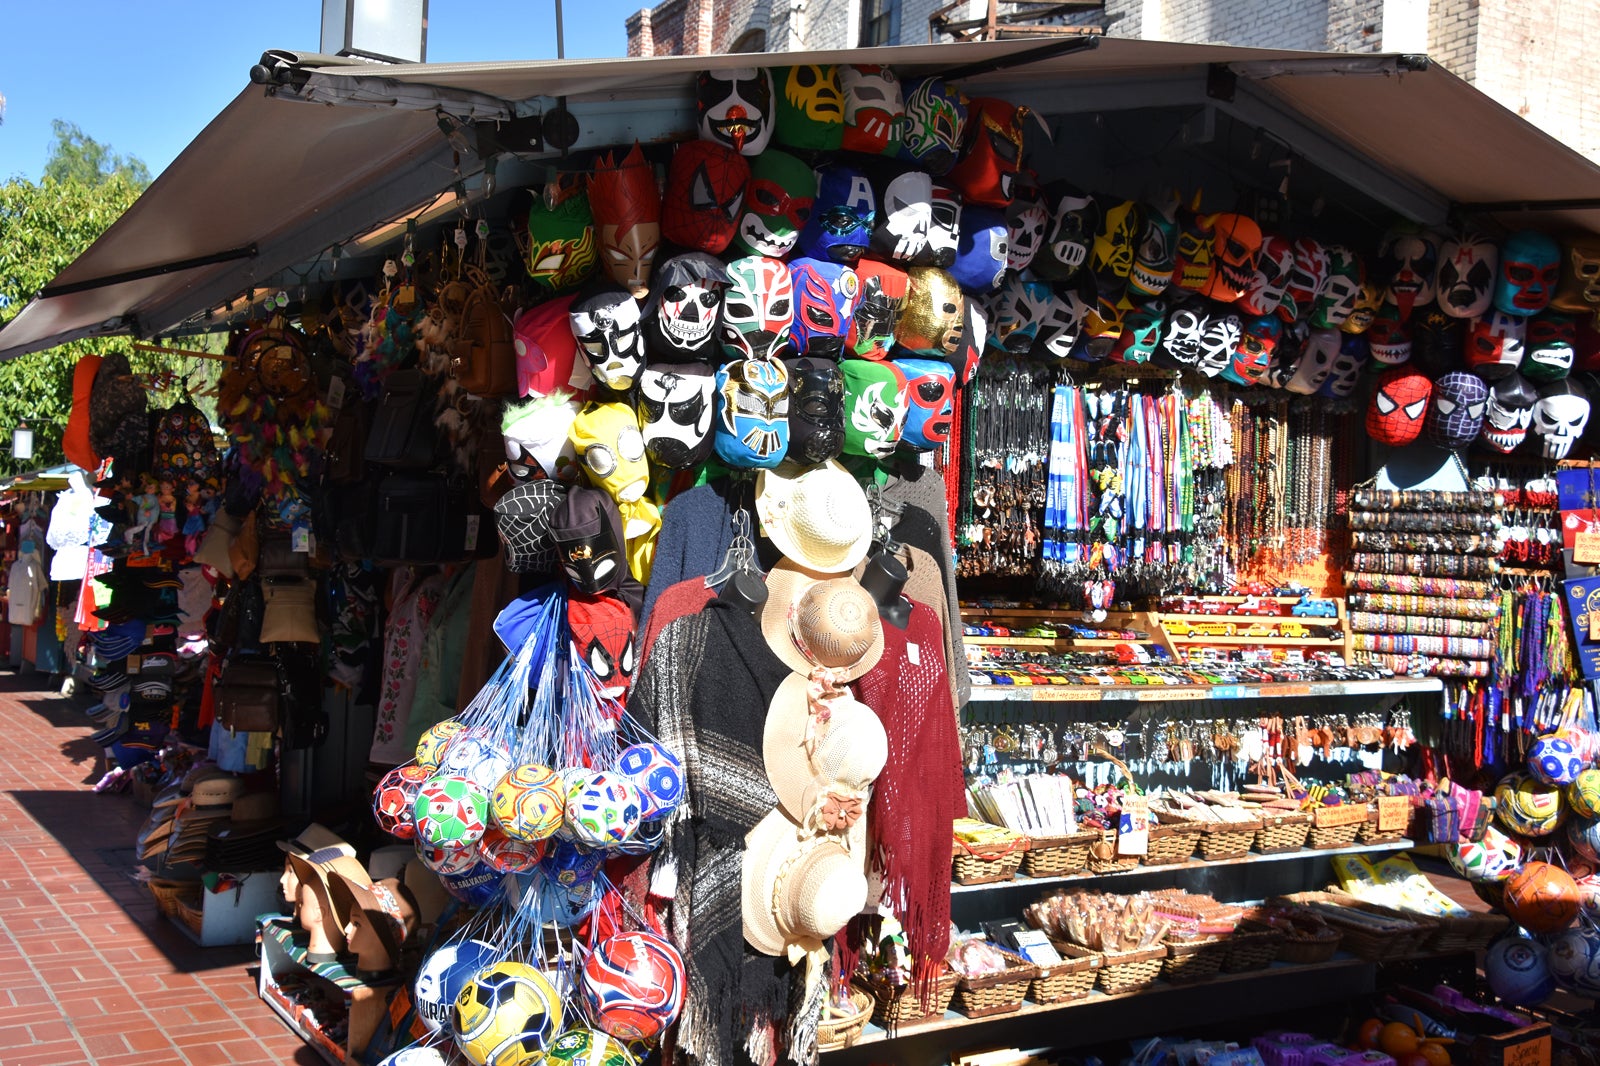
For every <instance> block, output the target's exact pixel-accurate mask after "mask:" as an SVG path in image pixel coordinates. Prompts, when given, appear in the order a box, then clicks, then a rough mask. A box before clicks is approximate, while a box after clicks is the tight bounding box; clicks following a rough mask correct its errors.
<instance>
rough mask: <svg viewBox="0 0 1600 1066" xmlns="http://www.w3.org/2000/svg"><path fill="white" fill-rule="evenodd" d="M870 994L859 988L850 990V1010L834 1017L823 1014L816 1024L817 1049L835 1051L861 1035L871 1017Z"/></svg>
mask: <svg viewBox="0 0 1600 1066" xmlns="http://www.w3.org/2000/svg"><path fill="white" fill-rule="evenodd" d="M872 1004H873V999H872V996H870V995H868V994H867V993H866V992H865V991H864V990H862V989H860V988H852V989H851V990H850V1006H851V1008H852V1009H851V1011H850V1013H848V1014H841V1015H839V1016H838V1017H836V1018H829V1017H827V1016H826V1015H824V1017H823V1019H822V1021H821V1023H820V1024H819V1025H818V1026H817V1049H818V1050H819V1051H837V1050H839V1049H840V1048H846V1047H849V1046H850V1045H851V1044H854V1043H855V1042H856V1040H857V1039H858V1038H860V1036H861V1032H862V1030H864V1029H865V1028H866V1027H867V1022H868V1021H869V1020H871V1018H872Z"/></svg>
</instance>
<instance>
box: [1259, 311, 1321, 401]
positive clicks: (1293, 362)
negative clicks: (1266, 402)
mask: <svg viewBox="0 0 1600 1066" xmlns="http://www.w3.org/2000/svg"><path fill="white" fill-rule="evenodd" d="M1279 321H1280V322H1281V321H1283V320H1282V319H1281V318H1280V319H1279ZM1310 340H1311V327H1310V326H1308V325H1306V324H1305V323H1304V322H1287V323H1284V327H1283V335H1282V336H1281V337H1279V338H1278V345H1277V347H1276V348H1274V349H1273V350H1272V358H1271V359H1269V360H1268V361H1267V369H1266V370H1264V371H1262V373H1261V380H1260V381H1259V382H1258V384H1261V385H1265V386H1266V387H1267V388H1269V389H1281V388H1284V387H1285V386H1287V385H1288V384H1289V379H1290V378H1292V377H1294V373H1295V371H1296V370H1297V369H1299V367H1300V359H1301V357H1302V356H1304V355H1305V352H1306V345H1307V344H1308V343H1309V342H1310Z"/></svg>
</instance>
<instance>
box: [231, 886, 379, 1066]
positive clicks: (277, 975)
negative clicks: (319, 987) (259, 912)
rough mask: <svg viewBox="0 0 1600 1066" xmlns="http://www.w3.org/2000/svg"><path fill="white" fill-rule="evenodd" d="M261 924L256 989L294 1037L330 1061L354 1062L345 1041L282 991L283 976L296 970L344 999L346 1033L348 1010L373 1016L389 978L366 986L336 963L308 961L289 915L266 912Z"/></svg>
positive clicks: (334, 1064) (303, 937)
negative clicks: (333, 1035) (341, 1040)
mask: <svg viewBox="0 0 1600 1066" xmlns="http://www.w3.org/2000/svg"><path fill="white" fill-rule="evenodd" d="M260 928H261V973H260V978H259V980H258V982H257V988H256V991H257V994H258V995H260V997H261V999H262V1001H263V1002H265V1003H266V1004H267V1006H269V1007H271V1008H272V1011H273V1013H274V1014H276V1015H277V1016H278V1017H280V1018H282V1019H283V1021H284V1023H285V1024H286V1025H288V1026H289V1028H290V1029H291V1030H292V1031H293V1032H294V1034H295V1035H296V1036H298V1037H299V1038H300V1039H301V1040H304V1041H305V1042H306V1046H308V1047H310V1048H311V1049H312V1050H313V1051H315V1052H316V1053H317V1054H318V1055H320V1056H322V1058H323V1059H324V1060H326V1061H327V1062H329V1063H331V1064H332V1066H344V1064H345V1063H348V1062H351V1061H353V1057H352V1055H351V1053H350V1048H349V1046H348V1043H342V1042H340V1041H337V1040H334V1039H333V1038H332V1037H331V1036H329V1035H328V1033H327V1032H325V1031H324V1030H323V1029H322V1027H320V1026H318V1025H317V1024H316V1019H314V1018H313V1017H312V1016H311V1014H310V1012H309V1011H308V1010H307V1009H306V1008H305V1007H303V1006H301V1005H300V1004H298V1003H296V1002H295V1001H294V1000H293V999H291V998H290V997H289V996H288V994H286V993H285V992H284V991H283V989H282V987H281V982H282V980H283V979H284V978H285V977H287V976H289V975H290V974H296V975H303V976H308V977H310V978H312V979H314V980H316V981H319V982H321V983H322V984H323V985H325V986H327V988H328V989H329V995H330V998H342V999H343V1006H344V1010H345V1019H346V1031H347V1032H348V1031H349V1027H350V1024H351V1020H352V1013H357V1014H360V1016H361V1017H363V1018H366V1019H368V1020H375V1015H374V1012H377V1014H379V1015H381V1013H382V1011H383V1005H384V1002H385V1001H386V1000H387V998H388V994H389V993H390V992H391V991H392V990H393V983H389V984H383V985H369V984H367V983H365V982H364V981H362V980H361V979H360V978H358V977H356V975H355V974H353V973H351V972H350V971H349V970H347V969H345V968H344V967H343V966H342V965H340V964H339V963H337V962H328V963H317V964H312V963H309V962H307V961H306V946H305V945H306V935H305V934H304V933H303V932H301V931H300V930H298V929H297V928H296V927H295V926H294V924H293V919H291V918H288V917H285V916H282V915H268V916H265V917H263V918H262V919H261V925H260ZM369 1035H370V1030H369ZM363 1050H364V1049H363Z"/></svg>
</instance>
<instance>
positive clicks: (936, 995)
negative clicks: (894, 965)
mask: <svg viewBox="0 0 1600 1066" xmlns="http://www.w3.org/2000/svg"><path fill="white" fill-rule="evenodd" d="M959 980H960V977H959V976H958V975H956V974H953V973H947V974H944V975H942V976H941V977H940V978H939V980H938V981H937V982H936V983H935V984H934V987H933V994H932V996H931V997H930V998H929V1000H928V1003H927V1009H926V1010H924V1009H923V1002H922V999H921V997H919V996H918V995H917V992H916V989H915V988H914V987H913V986H910V985H907V986H906V987H905V988H895V987H893V986H892V985H888V984H885V983H882V982H879V981H876V980H872V979H869V978H863V979H862V980H861V981H860V982H859V983H860V987H861V988H862V989H863V990H864V991H866V992H867V993H868V994H869V995H871V996H872V1001H873V1002H872V1020H873V1021H874V1022H876V1023H878V1024H879V1025H881V1026H883V1027H884V1028H885V1029H890V1028H894V1027H895V1026H900V1025H908V1024H910V1023H912V1022H920V1021H923V1020H924V1019H927V1018H942V1017H943V1016H944V1012H945V1011H947V1010H949V1009H950V1000H951V998H952V997H953V996H954V995H955V994H956V982H957V981H959Z"/></svg>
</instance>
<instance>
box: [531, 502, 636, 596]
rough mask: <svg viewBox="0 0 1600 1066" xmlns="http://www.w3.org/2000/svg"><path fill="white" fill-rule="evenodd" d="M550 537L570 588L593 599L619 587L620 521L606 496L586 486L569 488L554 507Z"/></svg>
mask: <svg viewBox="0 0 1600 1066" xmlns="http://www.w3.org/2000/svg"><path fill="white" fill-rule="evenodd" d="M550 537H551V539H552V540H554V541H555V545H556V555H557V556H558V557H559V558H560V560H561V569H562V570H563V571H565V572H566V575H567V579H568V580H569V581H571V582H572V586H573V588H575V589H577V590H578V591H579V592H582V593H586V594H588V595H591V596H593V595H598V594H599V593H602V592H615V591H616V590H617V589H618V588H619V587H620V586H621V584H622V575H624V574H626V573H627V572H628V567H627V562H626V560H625V559H624V557H623V539H622V518H621V516H620V515H619V514H618V513H617V505H616V504H615V503H614V502H612V499H611V497H610V496H607V495H606V494H605V493H604V492H601V491H600V490H599V489H595V488H590V487H589V486H587V485H574V486H572V488H570V489H568V490H567V495H566V497H565V498H564V499H563V500H562V501H561V502H560V503H559V504H558V505H556V512H555V515H554V516H553V517H552V518H551V520H550Z"/></svg>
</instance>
